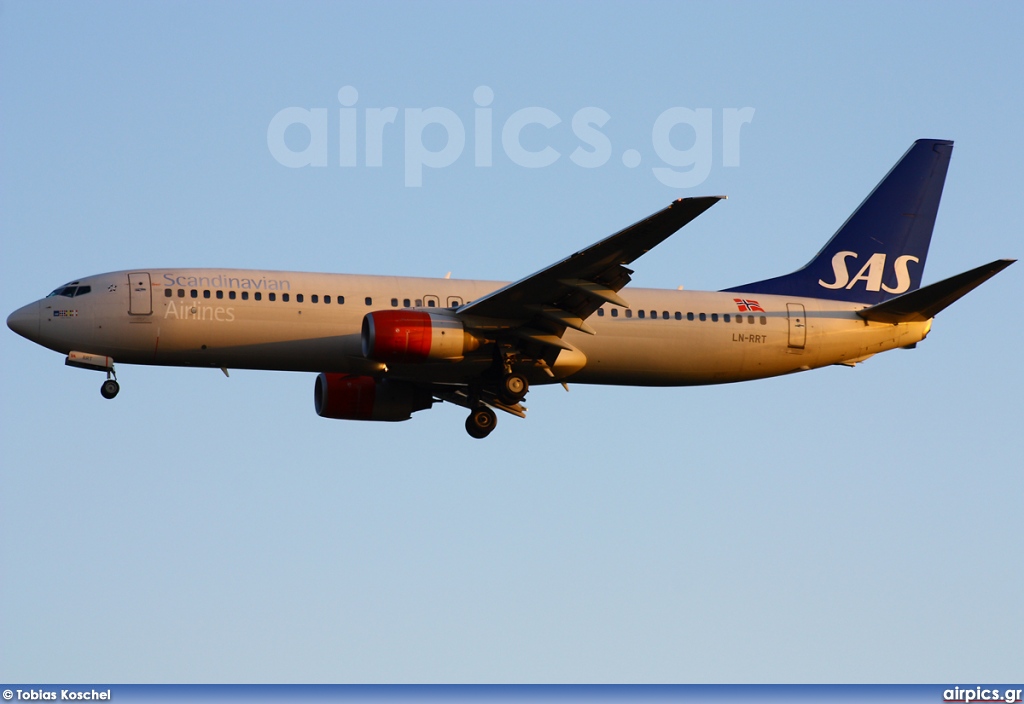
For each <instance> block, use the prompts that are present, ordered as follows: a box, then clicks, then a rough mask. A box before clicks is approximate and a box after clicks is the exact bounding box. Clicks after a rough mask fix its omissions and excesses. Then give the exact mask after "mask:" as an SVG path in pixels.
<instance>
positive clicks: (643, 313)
mask: <svg viewBox="0 0 1024 704" xmlns="http://www.w3.org/2000/svg"><path fill="white" fill-rule="evenodd" d="M646 314H647V311H645V310H638V311H637V312H636V317H638V318H642V317H644V316H645V315H646Z"/></svg>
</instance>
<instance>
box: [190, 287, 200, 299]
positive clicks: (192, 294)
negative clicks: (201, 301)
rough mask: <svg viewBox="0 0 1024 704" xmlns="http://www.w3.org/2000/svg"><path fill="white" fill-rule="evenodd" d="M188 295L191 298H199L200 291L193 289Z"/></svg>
mask: <svg viewBox="0 0 1024 704" xmlns="http://www.w3.org/2000/svg"><path fill="white" fill-rule="evenodd" d="M188 295H189V296H191V297H192V298H199V291H196V290H195V289H192V290H191V291H189V292H188Z"/></svg>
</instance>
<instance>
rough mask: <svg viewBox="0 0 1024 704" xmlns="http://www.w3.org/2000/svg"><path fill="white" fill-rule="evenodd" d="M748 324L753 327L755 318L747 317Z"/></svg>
mask: <svg viewBox="0 0 1024 704" xmlns="http://www.w3.org/2000/svg"><path fill="white" fill-rule="evenodd" d="M747 322H748V323H750V324H751V325H753V324H754V316H752V315H748V316H747Z"/></svg>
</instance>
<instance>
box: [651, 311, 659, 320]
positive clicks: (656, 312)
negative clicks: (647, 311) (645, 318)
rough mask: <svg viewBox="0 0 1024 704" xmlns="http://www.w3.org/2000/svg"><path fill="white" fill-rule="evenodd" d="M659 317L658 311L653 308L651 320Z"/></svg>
mask: <svg viewBox="0 0 1024 704" xmlns="http://www.w3.org/2000/svg"><path fill="white" fill-rule="evenodd" d="M657 319H658V311H656V310H652V311H651V320H657Z"/></svg>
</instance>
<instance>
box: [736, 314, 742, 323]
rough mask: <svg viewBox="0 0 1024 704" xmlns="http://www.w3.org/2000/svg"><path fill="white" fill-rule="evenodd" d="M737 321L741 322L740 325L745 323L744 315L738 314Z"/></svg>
mask: <svg viewBox="0 0 1024 704" xmlns="http://www.w3.org/2000/svg"><path fill="white" fill-rule="evenodd" d="M736 322H737V323H739V324H740V325H742V324H743V316H742V315H737V316H736Z"/></svg>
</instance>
